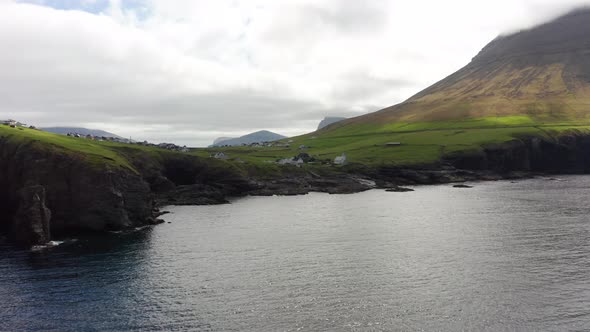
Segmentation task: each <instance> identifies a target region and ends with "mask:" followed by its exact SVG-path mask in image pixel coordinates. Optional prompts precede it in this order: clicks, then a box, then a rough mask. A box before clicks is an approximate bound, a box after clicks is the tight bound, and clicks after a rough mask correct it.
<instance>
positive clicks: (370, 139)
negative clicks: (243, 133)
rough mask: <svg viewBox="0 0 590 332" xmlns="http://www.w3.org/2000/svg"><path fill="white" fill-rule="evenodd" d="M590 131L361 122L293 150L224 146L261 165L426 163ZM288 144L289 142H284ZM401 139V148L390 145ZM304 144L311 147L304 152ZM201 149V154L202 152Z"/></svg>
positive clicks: (564, 126) (525, 122)
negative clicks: (342, 160)
mask: <svg viewBox="0 0 590 332" xmlns="http://www.w3.org/2000/svg"><path fill="white" fill-rule="evenodd" d="M572 130H577V131H578V133H590V125H588V124H580V123H572V122H553V123H542V122H539V121H537V120H535V119H534V118H532V117H529V116H508V117H488V118H476V119H466V120H461V121H438V122H421V123H392V124H385V125H376V124H368V123H364V124H359V125H348V126H343V127H340V128H338V127H336V128H333V129H330V130H327V131H323V132H318V133H311V134H307V135H303V136H299V137H295V138H292V141H293V142H292V143H290V147H289V148H265V147H261V148H246V147H242V148H221V149H204V150H201V151H202V152H204V151H207V153H212V152H215V151H223V152H225V153H226V154H227V155H229V156H230V157H235V158H240V159H242V160H246V161H248V162H251V163H263V162H268V161H273V160H276V159H279V158H286V157H292V156H295V155H297V154H299V153H301V152H306V153H308V154H310V155H311V156H313V157H315V158H317V159H321V160H333V158H335V157H336V156H339V155H341V154H342V153H346V155H347V159H348V160H349V161H350V162H352V163H356V164H363V165H368V166H371V165H383V164H388V165H400V166H401V165H413V164H428V163H434V162H436V161H438V160H440V159H441V158H442V157H443V156H445V155H447V154H450V153H454V152H460V151H474V150H481V149H482V148H483V147H484V146H486V145H491V144H498V143H504V142H508V141H511V140H515V139H519V138H520V137H522V136H538V137H543V138H545V139H553V138H554V137H556V136H558V135H560V134H563V133H564V132H566V131H572ZM284 142H286V140H284ZM388 142H401V145H400V146H386V143H388ZM300 145H305V146H307V147H308V148H306V149H304V150H300V149H299V148H298V147H299V146H300ZM202 152H201V153H202Z"/></svg>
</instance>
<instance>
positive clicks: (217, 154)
mask: <svg viewBox="0 0 590 332" xmlns="http://www.w3.org/2000/svg"><path fill="white" fill-rule="evenodd" d="M213 158H215V159H224V160H225V159H229V157H228V156H227V155H226V154H225V153H223V152H217V153H216V154H214V155H213Z"/></svg>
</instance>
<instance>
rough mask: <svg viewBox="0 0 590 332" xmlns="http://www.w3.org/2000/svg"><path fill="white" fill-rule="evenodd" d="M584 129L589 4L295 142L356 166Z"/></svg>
mask: <svg viewBox="0 0 590 332" xmlns="http://www.w3.org/2000/svg"><path fill="white" fill-rule="evenodd" d="M588 128H590V9H582V10H578V11H575V12H572V13H570V14H568V15H565V16H563V17H560V18H558V19H556V20H554V21H552V22H549V23H547V24H543V25H541V26H538V27H535V28H533V29H530V30H525V31H521V32H518V33H515V34H512V35H508V36H501V37H498V38H496V39H495V40H494V41H492V42H491V43H490V44H488V45H487V46H486V47H485V48H484V49H483V50H482V51H481V52H480V53H479V54H478V55H477V56H476V57H475V58H473V60H472V61H471V63H469V64H468V65H467V66H465V67H464V68H462V69H461V70H459V71H457V72H456V73H454V74H452V75H450V76H449V77H447V78H445V79H443V80H442V81H440V82H438V83H436V84H434V85H433V86H431V87H429V88H427V89H425V90H424V91H421V92H420V93H418V94H416V95H414V96H413V97H411V98H410V99H408V100H407V101H405V102H403V103H401V104H398V105H395V106H391V107H388V108H386V109H383V110H381V111H378V112H375V113H371V114H367V115H363V116H360V117H357V118H352V119H348V120H345V121H342V122H339V123H336V124H333V125H331V126H328V127H326V128H324V129H321V130H318V131H317V132H315V133H312V134H309V135H304V136H302V137H298V138H296V139H295V141H296V143H297V144H306V145H310V146H312V147H314V148H315V150H313V149H312V150H310V151H311V152H315V153H317V154H319V155H325V156H335V155H338V154H340V153H342V152H347V153H348V154H349V155H350V156H351V157H352V158H351V159H352V160H355V159H356V161H358V162H360V163H394V164H412V163H428V162H433V161H436V160H439V159H440V158H442V157H443V156H445V155H447V154H449V153H454V152H457V151H473V150H478V149H481V148H482V146H486V145H489V144H494V143H502V142H507V141H510V140H514V139H518V138H519V137H522V136H540V137H543V138H546V139H554V138H556V137H558V136H559V135H562V134H563V133H564V132H568V131H571V130H576V131H578V133H579V132H583V133H585V132H586V131H587V130H588ZM312 137H313V138H312ZM388 142H400V143H401V145H400V146H398V147H386V146H385V144H386V143H388Z"/></svg>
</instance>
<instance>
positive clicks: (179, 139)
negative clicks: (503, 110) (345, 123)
mask: <svg viewBox="0 0 590 332" xmlns="http://www.w3.org/2000/svg"><path fill="white" fill-rule="evenodd" d="M585 4H588V1H574V0H571V1H560V2H559V3H556V2H555V1H551V0H518V1H517V0H514V1H508V0H500V1H494V2H490V1H465V0H449V1H444V2H441V1H424V0H417V1H387V0H373V1H356V0H324V1H317V0H283V1H273V0H247V1H246V0H244V1H240V0H218V1H207V0H196V1H195V0H176V1H164V0H162V1H157V0H153V1H141V0H133V1H122V0H120V1H114V0H111V1H99V0H80V1H77V2H75V1H67V0H31V1H13V0H0V47H1V49H2V52H0V117H2V118H3V117H11V118H16V119H18V120H21V121H24V122H27V123H31V124H35V125H38V126H59V125H61V126H85V127H90V128H100V129H104V130H109V131H113V132H115V133H117V134H119V135H123V136H131V137H133V138H134V139H138V140H144V139H147V140H150V141H154V142H161V141H168V142H175V143H179V144H186V145H190V146H205V145H208V144H210V143H211V142H212V140H213V139H214V138H215V137H218V136H240V135H242V134H246V133H248V132H252V131H256V130H260V129H268V130H272V131H276V132H278V133H281V134H284V135H297V134H302V133H305V132H309V131H312V130H314V129H315V127H316V126H317V123H318V122H319V121H320V120H321V119H322V118H323V117H324V116H356V115H361V114H365V113H367V112H371V111H376V110H378V109H380V108H383V107H387V106H390V105H392V104H396V103H399V102H401V101H403V100H404V99H406V98H408V97H409V96H411V95H413V94H414V93H416V92H418V91H419V90H420V89H422V88H425V87H427V86H428V85H430V84H432V83H434V82H435V81H437V80H439V79H441V78H443V77H444V76H446V75H448V74H450V73H452V72H453V71H455V70H457V69H458V68H460V67H461V66H463V65H465V64H466V63H467V62H469V60H470V59H471V58H472V57H473V56H474V55H475V54H476V53H477V52H478V51H479V50H480V49H481V48H482V47H483V46H485V44H486V43H487V42H489V41H490V40H491V39H493V38H494V37H496V36H497V35H498V34H502V33H507V32H511V31H514V30H518V29H522V28H527V27H530V26H532V25H535V24H538V23H540V22H542V21H544V20H547V19H550V18H552V17H555V16H557V15H559V14H563V13H564V12H566V11H568V10H571V9H572V8H574V7H576V6H580V5H585Z"/></svg>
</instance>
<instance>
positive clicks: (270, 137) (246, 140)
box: [211, 130, 286, 146]
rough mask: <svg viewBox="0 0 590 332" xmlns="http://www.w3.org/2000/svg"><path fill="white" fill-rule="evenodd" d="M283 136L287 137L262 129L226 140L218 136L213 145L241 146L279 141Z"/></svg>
mask: <svg viewBox="0 0 590 332" xmlns="http://www.w3.org/2000/svg"><path fill="white" fill-rule="evenodd" d="M283 138H286V136H283V135H279V134H276V133H273V132H271V131H268V130H261V131H257V132H255V133H251V134H248V135H244V136H241V137H238V138H230V139H226V140H222V139H221V138H218V139H216V140H215V142H214V143H213V145H211V146H225V145H227V146H240V145H243V144H252V143H261V142H272V141H278V140H280V139H283Z"/></svg>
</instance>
